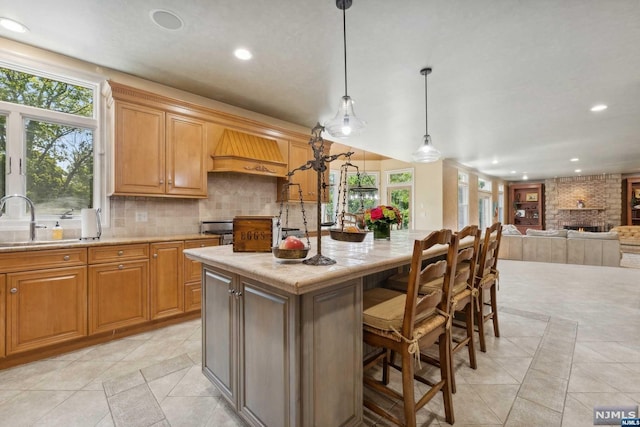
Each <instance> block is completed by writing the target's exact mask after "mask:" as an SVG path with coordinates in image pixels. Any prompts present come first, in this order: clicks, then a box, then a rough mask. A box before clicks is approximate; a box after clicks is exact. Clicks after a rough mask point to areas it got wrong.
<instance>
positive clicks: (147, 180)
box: [113, 101, 207, 198]
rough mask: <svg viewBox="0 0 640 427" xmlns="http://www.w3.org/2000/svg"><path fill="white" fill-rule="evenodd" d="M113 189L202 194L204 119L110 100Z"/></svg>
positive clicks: (147, 193)
mask: <svg viewBox="0 0 640 427" xmlns="http://www.w3.org/2000/svg"><path fill="white" fill-rule="evenodd" d="M114 145H115V149H114V191H113V193H114V194H117V195H143V196H164V197H190V198H191V197H193V198H196V197H197V198H205V197H207V170H206V166H207V163H206V162H207V158H206V151H207V139H206V122H204V121H202V120H197V119H194V118H190V117H187V116H181V115H178V114H173V113H168V112H165V111H164V110H162V109H161V108H154V107H150V106H145V105H137V104H134V103H130V102H122V101H117V102H116V103H115V144H114Z"/></svg>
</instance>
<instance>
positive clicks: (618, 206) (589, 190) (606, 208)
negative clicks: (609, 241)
mask: <svg viewBox="0 0 640 427" xmlns="http://www.w3.org/2000/svg"><path fill="white" fill-rule="evenodd" d="M545 216H546V228H547V229H548V230H551V229H555V230H560V229H563V228H566V229H571V230H582V231H608V230H610V229H611V228H612V227H615V226H616V225H620V223H621V219H622V176H621V175H620V174H602V175H589V176H577V177H563V178H553V179H547V180H545Z"/></svg>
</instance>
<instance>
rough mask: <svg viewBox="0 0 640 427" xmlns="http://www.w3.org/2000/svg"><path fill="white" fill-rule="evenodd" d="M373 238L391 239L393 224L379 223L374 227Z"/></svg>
mask: <svg viewBox="0 0 640 427" xmlns="http://www.w3.org/2000/svg"><path fill="white" fill-rule="evenodd" d="M373 239H374V240H390V239H391V225H390V224H377V225H376V226H375V227H373Z"/></svg>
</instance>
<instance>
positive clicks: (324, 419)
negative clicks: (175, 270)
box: [202, 266, 362, 426]
mask: <svg viewBox="0 0 640 427" xmlns="http://www.w3.org/2000/svg"><path fill="white" fill-rule="evenodd" d="M204 281H205V282H204V288H203V298H204V300H205V304H204V306H203V317H202V318H203V339H204V343H203V349H202V351H203V372H204V374H205V376H207V377H208V378H209V379H210V380H211V381H212V382H213V383H214V384H215V385H216V386H217V387H218V389H219V390H220V391H221V393H222V395H223V396H224V397H225V399H226V400H227V401H228V402H229V403H230V405H231V406H232V407H233V408H234V410H235V411H237V412H238V413H239V414H240V416H241V417H242V418H243V419H244V420H245V421H246V422H247V423H248V424H249V425H251V426H264V425H273V426H299V425H320V426H337V425H341V426H354V425H360V424H361V421H362V384H361V382H362V332H361V331H362V315H361V312H362V308H361V303H360V301H361V300H362V295H361V289H362V281H361V280H360V279H355V280H350V281H348V282H344V283H340V284H338V285H336V286H334V287H331V288H329V289H322V290H319V291H316V292H311V293H308V294H304V295H292V294H289V293H286V292H284V291H281V290H278V289H275V288H273V287H270V286H267V285H265V284H262V283H260V282H257V281H255V280H252V279H248V278H245V277H242V276H239V275H236V274H230V273H228V272H225V271H223V270H218V269H216V268H213V267H210V266H205V268H204ZM301 360H303V361H304V363H302V362H301ZM336 390H340V393H336V392H335V391H336Z"/></svg>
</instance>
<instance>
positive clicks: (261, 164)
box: [211, 129, 287, 177]
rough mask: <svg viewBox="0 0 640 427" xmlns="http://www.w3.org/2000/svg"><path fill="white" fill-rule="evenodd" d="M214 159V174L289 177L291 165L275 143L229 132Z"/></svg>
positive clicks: (225, 132)
mask: <svg viewBox="0 0 640 427" xmlns="http://www.w3.org/2000/svg"><path fill="white" fill-rule="evenodd" d="M211 157H212V158H213V168H212V169H211V172H239V173H248V174H253V175H266V176H276V177H286V176H287V163H286V162H285V160H284V159H283V157H282V153H281V152H280V148H279V147H278V142H277V141H275V140H273V139H268V138H262V137H259V136H255V135H251V134H248V133H244V132H238V131H234V130H230V129H225V130H224V132H223V134H222V136H221V137H220V140H219V141H218V144H217V145H216V148H215V149H214V150H213V154H212V155H211Z"/></svg>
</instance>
